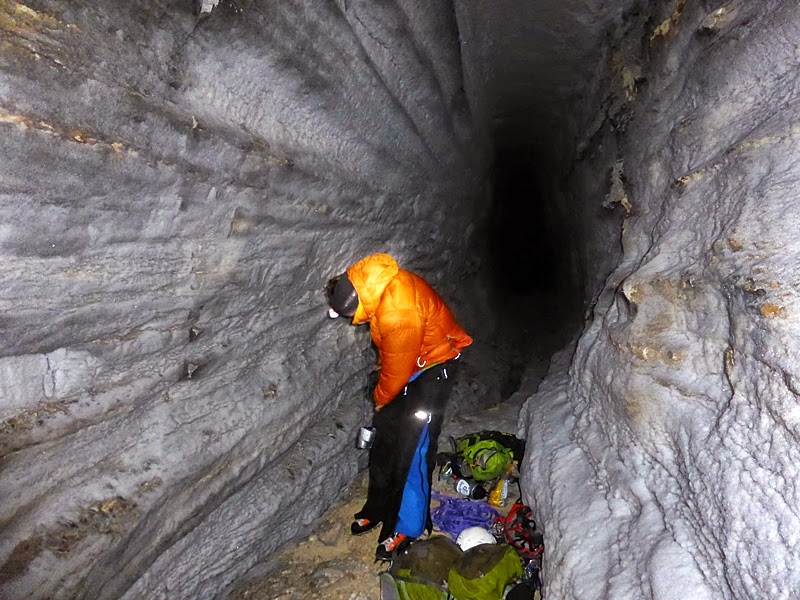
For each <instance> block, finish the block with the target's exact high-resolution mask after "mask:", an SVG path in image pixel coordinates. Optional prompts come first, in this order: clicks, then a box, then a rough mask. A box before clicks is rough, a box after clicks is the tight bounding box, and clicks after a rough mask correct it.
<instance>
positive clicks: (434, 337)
mask: <svg viewBox="0 0 800 600" xmlns="http://www.w3.org/2000/svg"><path fill="white" fill-rule="evenodd" d="M347 277H348V278H349V279H350V281H351V282H352V284H353V286H354V287H355V288H356V291H357V292H358V299H359V303H358V308H357V309H356V313H355V316H354V317H353V324H354V325H359V324H361V323H367V322H369V326H370V334H371V335H372V340H373V341H374V342H375V346H376V347H377V348H378V362H379V364H380V366H381V373H380V377H379V378H378V384H377V385H376V386H375V391H374V393H373V399H374V400H375V404H376V405H378V406H383V405H385V404H388V403H389V402H390V401H391V400H392V399H393V398H394V397H395V396H397V394H399V393H400V391H401V390H402V389H403V387H405V385H406V383H408V380H409V379H411V377H412V376H413V375H414V373H416V372H417V371H420V370H422V369H423V368H426V367H429V366H430V365H432V364H436V363H442V362H445V361H447V360H450V359H451V358H455V357H456V356H458V354H459V352H461V349H462V348H465V347H466V346H469V345H470V344H471V343H472V338H471V337H470V336H469V335H468V334H467V332H465V331H464V330H463V329H462V328H461V326H460V325H459V324H458V323H457V322H456V320H455V317H454V316H453V313H451V312H450V309H449V308H447V305H446V304H445V303H444V300H442V298H441V297H440V296H439V295H438V294H437V293H436V292H435V291H434V290H433V288H431V286H430V285H428V283H427V282H426V281H425V280H424V279H422V278H421V277H420V276H418V275H415V274H414V273H412V272H410V271H406V270H404V269H401V268H400V267H399V266H398V265H397V261H395V260H394V258H392V257H391V256H389V255H388V254H372V255H370V256H367V257H365V258H362V259H361V260H360V261H358V262H357V263H355V264H354V265H352V266H351V267H350V268H349V269H347Z"/></svg>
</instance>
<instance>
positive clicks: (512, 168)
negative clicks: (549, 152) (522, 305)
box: [489, 147, 559, 295]
mask: <svg viewBox="0 0 800 600" xmlns="http://www.w3.org/2000/svg"><path fill="white" fill-rule="evenodd" d="M491 181H492V190H493V198H492V210H491V217H490V222H491V226H490V231H489V256H490V262H491V265H492V276H493V283H494V285H495V286H496V288H497V289H498V291H500V292H501V293H507V294H511V295H526V294H532V293H551V292H553V291H554V290H555V289H556V288H557V287H558V283H559V282H558V281H557V279H558V277H559V271H558V269H557V267H556V265H555V264H554V262H555V260H556V256H558V254H559V252H558V251H557V250H556V248H555V245H556V244H557V243H558V240H557V239H556V237H555V235H554V231H553V230H552V228H550V227H548V225H549V221H550V219H549V218H548V213H547V207H546V206H545V205H544V198H543V194H542V193H541V191H540V187H539V183H538V177H537V173H536V160H535V157H534V155H533V153H532V151H531V150H530V149H527V148H513V147H512V148H501V149H499V150H498V151H497V152H496V154H495V157H494V161H493V165H492V173H491Z"/></svg>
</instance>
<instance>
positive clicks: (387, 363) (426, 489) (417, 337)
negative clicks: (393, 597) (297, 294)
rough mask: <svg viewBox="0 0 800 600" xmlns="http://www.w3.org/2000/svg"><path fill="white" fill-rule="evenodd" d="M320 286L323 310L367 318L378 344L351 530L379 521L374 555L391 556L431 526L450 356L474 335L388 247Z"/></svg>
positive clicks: (458, 352) (359, 319) (362, 530)
mask: <svg viewBox="0 0 800 600" xmlns="http://www.w3.org/2000/svg"><path fill="white" fill-rule="evenodd" d="M326 293H327V297H328V303H329V305H330V310H329V315H330V316H331V317H333V318H336V317H338V316H343V317H347V318H351V319H352V324H353V325H360V324H362V323H369V327H370V334H371V336H372V341H373V342H374V343H375V346H376V347H377V349H378V365H379V367H380V374H379V377H378V381H377V383H376V385H375V388H374V390H373V392H372V397H373V400H374V403H375V413H374V416H373V423H372V424H373V426H374V427H375V429H376V435H375V442H374V444H373V446H372V448H371V449H370V456H369V487H368V490H367V500H366V502H365V504H364V507H363V508H362V509H361V510H360V511H359V512H357V513H356V514H355V515H354V519H355V520H354V522H353V523H352V525H351V526H350V529H351V532H352V533H353V534H354V535H359V534H362V533H366V532H367V531H370V530H371V529H373V528H375V527H377V526H378V525H380V524H382V527H381V531H380V534H379V535H378V547H377V550H376V552H375V558H376V559H377V560H392V558H394V557H395V556H396V555H397V553H398V552H400V551H402V550H403V549H404V548H405V547H406V546H407V545H408V544H409V543H410V542H411V541H413V540H414V539H415V538H417V537H419V536H420V535H422V533H423V531H425V530H426V529H427V530H428V531H429V532H430V530H431V520H430V494H431V482H432V477H433V470H434V466H435V457H436V452H437V441H438V437H439V433H440V432H441V428H442V421H443V418H444V410H445V406H446V404H447V400H448V398H449V396H450V393H451V391H452V389H453V383H454V375H455V371H456V364H457V363H456V362H455V361H456V359H458V357H459V356H460V355H461V351H462V349H463V348H465V347H467V346H469V345H470V344H471V343H472V338H471V337H470V336H469V335H468V334H467V333H466V332H465V331H464V330H463V329H462V328H461V326H460V325H459V324H458V322H457V321H456V319H455V317H454V316H453V313H452V312H450V309H449V308H448V307H447V305H446V304H445V302H444V300H442V298H441V297H440V296H439V295H438V294H437V293H436V292H435V291H434V290H433V288H432V287H431V286H430V285H429V284H428V283H427V282H426V281H425V280H424V279H422V278H421V277H420V276H418V275H416V274H414V273H412V272H410V271H406V270H405V269H401V268H400V267H399V266H398V264H397V261H395V259H394V258H392V257H391V256H389V255H388V254H372V255H370V256H367V257H365V258H362V259H361V260H359V261H358V262H356V263H355V264H353V265H352V266H350V267H349V268H348V269H347V271H346V272H345V273H342V274H341V275H338V276H336V277H334V278H333V279H331V280H330V281H329V282H328V285H327V287H326Z"/></svg>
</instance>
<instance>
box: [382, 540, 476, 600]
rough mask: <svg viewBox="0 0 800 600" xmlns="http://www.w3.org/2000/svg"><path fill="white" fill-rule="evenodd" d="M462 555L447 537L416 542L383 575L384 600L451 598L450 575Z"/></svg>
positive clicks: (442, 599) (443, 599)
mask: <svg viewBox="0 0 800 600" xmlns="http://www.w3.org/2000/svg"><path fill="white" fill-rule="evenodd" d="M461 554H462V552H461V548H459V547H458V546H457V545H456V544H455V543H454V542H453V541H451V540H450V539H449V538H446V537H444V536H432V537H429V538H428V539H425V540H419V541H417V542H414V543H413V544H411V546H409V548H408V550H407V551H406V552H405V553H403V554H401V555H400V556H398V557H397V558H396V559H394V560H393V561H392V566H391V567H390V568H389V571H388V573H385V574H384V575H382V576H381V599H382V600H447V598H448V595H447V577H448V574H449V572H450V568H451V567H452V566H453V565H454V564H455V563H456V562H457V561H458V559H459V558H460V556H461Z"/></svg>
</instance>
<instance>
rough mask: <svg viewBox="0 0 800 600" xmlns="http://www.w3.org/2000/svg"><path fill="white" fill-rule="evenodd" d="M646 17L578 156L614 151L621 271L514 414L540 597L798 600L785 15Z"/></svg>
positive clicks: (799, 17)
mask: <svg viewBox="0 0 800 600" xmlns="http://www.w3.org/2000/svg"><path fill="white" fill-rule="evenodd" d="M645 16H646V15H641V16H640V21H639V22H638V23H637V22H636V20H632V21H631V23H632V27H631V30H630V34H629V36H630V37H629V38H627V40H626V41H624V42H623V44H621V45H620V54H619V55H618V56H617V59H616V63H615V67H616V69H617V70H618V72H619V73H620V75H621V76H620V77H619V79H618V80H617V81H618V84H619V85H621V86H622V88H621V89H620V88H619V87H618V88H617V89H616V90H615V89H613V88H612V89H610V90H609V98H612V97H613V96H614V95H616V96H621V95H623V94H624V95H625V96H626V97H627V100H626V104H627V105H626V106H625V107H622V106H621V105H620V109H619V110H618V111H616V112H614V113H613V114H606V117H609V118H606V119H605V120H604V122H603V124H602V125H601V126H600V127H599V128H598V130H597V131H596V133H593V134H592V135H593V136H594V139H593V140H589V141H588V142H587V143H586V145H585V148H586V150H585V152H586V154H585V156H586V159H584V160H586V161H589V162H591V161H592V160H595V159H593V158H592V157H593V156H597V155H598V153H601V152H602V151H603V150H602V149H600V146H601V145H602V144H606V147H608V146H607V145H608V142H607V140H608V139H609V138H610V139H613V141H614V147H615V148H616V157H615V158H616V163H615V166H614V169H613V170H612V171H611V179H612V186H611V191H610V192H609V195H608V196H607V198H606V202H607V204H608V205H609V208H611V209H612V210H615V211H618V212H619V213H620V214H621V215H622V217H623V218H624V222H623V224H622V227H621V232H620V237H621V241H622V258H621V261H620V262H619V265H618V266H616V268H614V269H613V271H612V272H611V274H610V275H609V277H608V279H607V281H606V282H605V284H604V285H603V286H602V288H601V290H600V292H599V294H597V296H596V304H595V306H594V309H593V311H592V313H591V317H590V320H589V322H588V323H587V325H586V328H585V330H584V332H583V335H582V336H581V337H580V339H579V340H578V341H577V345H576V346H575V348H574V356H571V355H570V353H566V354H564V355H562V356H561V358H560V359H559V360H558V361H556V362H555V363H554V365H553V367H552V369H551V376H550V377H549V379H548V381H547V382H546V383H545V384H544V385H543V386H542V387H541V388H540V391H539V393H538V395H536V396H534V397H533V398H531V400H530V401H529V402H528V404H527V406H526V409H525V410H524V411H523V419H522V421H523V425H524V426H525V427H526V428H527V431H528V441H529V447H531V448H534V449H535V450H534V452H533V453H532V454H531V455H530V456H529V457H528V460H527V461H526V473H527V474H528V476H529V477H528V480H527V482H528V484H527V493H528V494H529V496H530V497H531V498H533V499H534V501H535V504H536V506H537V511H538V514H539V515H540V516H541V518H542V524H543V525H544V527H545V528H546V531H547V535H546V538H547V539H549V540H550V545H549V548H548V567H547V576H546V580H547V584H546V590H545V592H546V594H547V595H548V596H549V597H554V598H573V597H580V598H584V599H601V598H603V599H605V598H659V599H671V598H679V597H680V598H688V597H691V598H695V599H709V600H711V599H712V598H713V599H731V598H755V597H769V598H785V599H789V598H796V597H798V595H800V562H798V561H799V560H800V559H798V556H797V552H796V544H797V541H798V539H799V538H800V518H799V517H798V498H797V487H798V482H799V480H800V471H799V470H798V467H797V465H798V464H800V446H798V436H799V435H800V421H799V420H798V416H800V410H799V409H798V401H800V386H798V381H800V379H798V377H800V353H799V352H798V344H797V339H798V334H799V333H800V317H799V316H798V315H799V314H800V312H799V311H800V299H799V298H798V289H800V287H798V284H799V283H800V281H799V280H798V273H800V271H798V265H800V238H798V231H800V212H798V210H797V209H798V206H800V192H798V190H800V162H798V157H800V135H799V134H800V129H798V115H800V111H798V107H800V103H799V102H800V75H799V74H800V69H799V68H798V67H800V46H798V40H799V39H800V7H798V5H797V4H796V3H790V2H762V3H758V4H755V3H747V2H727V3H714V2H710V3H692V2H677V3H674V4H673V5H670V6H664V7H661V9H660V10H656V11H655V12H654V14H653V16H652V17H651V18H650V19H649V20H646V19H645V18H644V17H645ZM642 32H644V37H642ZM626 73H627V75H626ZM626 82H627V83H626ZM626 85H627V87H626ZM607 105H614V102H610V103H607ZM612 116H613V117H614V118H610V117H612ZM612 130H613V136H612V135H611V134H610V132H611V131H612ZM575 170H576V177H577V178H578V180H577V181H576V182H575V185H577V186H581V185H585V184H581V182H580V177H583V178H584V179H588V178H589V177H590V174H589V173H587V174H585V175H583V176H581V175H580V173H581V170H582V166H581V164H580V161H579V162H578V164H576V167H575ZM605 172H606V173H608V172H609V171H605ZM592 175H593V176H596V175H597V174H596V173H594V174H592ZM604 176H605V175H604ZM595 201H596V200H595ZM567 370H568V373H567Z"/></svg>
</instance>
